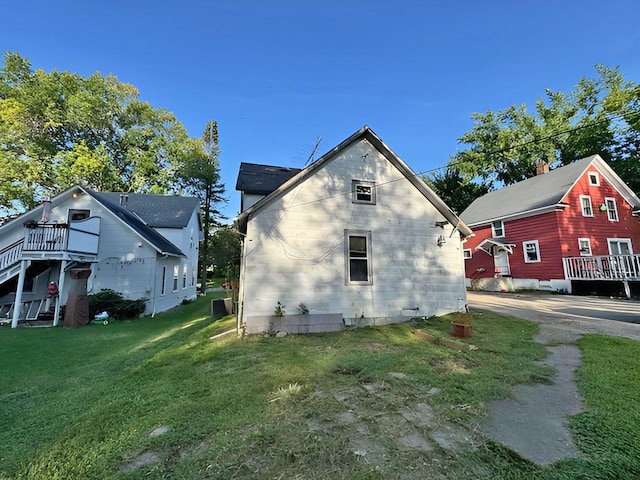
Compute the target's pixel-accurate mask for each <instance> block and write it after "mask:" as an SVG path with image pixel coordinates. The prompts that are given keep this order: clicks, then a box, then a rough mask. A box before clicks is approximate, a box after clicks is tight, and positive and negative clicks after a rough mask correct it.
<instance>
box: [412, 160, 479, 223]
mask: <svg viewBox="0 0 640 480" xmlns="http://www.w3.org/2000/svg"><path fill="white" fill-rule="evenodd" d="M423 180H424V181H425V182H426V184H427V185H429V186H430V187H431V189H432V190H433V191H434V192H436V193H437V194H438V196H439V197H440V198H441V199H442V200H443V201H444V202H445V203H446V204H447V205H448V206H449V208H451V209H452V210H453V211H454V212H456V213H458V214H460V213H462V212H463V211H464V210H465V209H466V208H467V207H468V206H469V205H471V203H472V202H473V201H474V200H475V199H476V198H478V197H481V196H482V195H484V194H485V193H487V192H489V190H490V186H489V184H488V183H486V182H485V183H482V182H480V183H478V182H476V181H469V180H467V179H465V178H464V177H463V176H462V175H461V174H460V171H459V170H458V169H457V168H455V167H451V166H450V167H448V168H447V169H446V170H445V171H444V172H442V173H434V174H432V175H431V176H430V177H425V178H423Z"/></svg>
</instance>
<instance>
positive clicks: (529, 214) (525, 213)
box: [468, 202, 569, 228]
mask: <svg viewBox="0 0 640 480" xmlns="http://www.w3.org/2000/svg"><path fill="white" fill-rule="evenodd" d="M568 206H569V205H568V204H566V203H564V202H558V203H554V204H553V205H545V206H544V207H539V208H534V209H532V210H525V211H523V212H516V213H512V214H510V215H504V216H500V217H490V218H487V219H484V220H479V221H477V222H469V224H468V226H469V227H470V228H476V227H481V226H483V225H490V224H491V223H493V222H497V221H500V220H501V221H505V220H517V219H518V218H526V217H533V216H535V215H542V214H544V213H549V212H555V211H557V210H564V209H565V208H567V207H568Z"/></svg>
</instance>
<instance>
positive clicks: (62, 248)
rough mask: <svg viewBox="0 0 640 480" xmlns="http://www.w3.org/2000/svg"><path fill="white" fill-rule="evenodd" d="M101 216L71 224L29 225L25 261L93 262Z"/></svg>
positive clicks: (25, 238)
mask: <svg viewBox="0 0 640 480" xmlns="http://www.w3.org/2000/svg"><path fill="white" fill-rule="evenodd" d="M99 238H100V217H91V218H87V219H85V220H81V221H78V222H72V223H70V224H33V225H27V228H26V233H25V236H24V242H23V245H22V255H21V259H23V260H76V261H85V262H90V261H92V260H94V259H95V257H96V255H97V253H98V240H99Z"/></svg>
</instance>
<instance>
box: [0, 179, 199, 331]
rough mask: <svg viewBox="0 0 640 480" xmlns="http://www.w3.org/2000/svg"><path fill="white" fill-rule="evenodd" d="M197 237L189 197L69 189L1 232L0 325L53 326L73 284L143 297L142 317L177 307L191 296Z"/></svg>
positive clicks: (195, 210)
mask: <svg viewBox="0 0 640 480" xmlns="http://www.w3.org/2000/svg"><path fill="white" fill-rule="evenodd" d="M201 238H202V228H201V222H200V206H199V202H198V200H197V199H195V198H188V197H178V196H162V195H141V194H132V193H129V194H120V193H113V192H96V191H92V190H89V189H86V188H83V187H80V186H76V187H73V188H70V189H68V190H66V191H64V192H62V193H60V194H59V195H57V196H56V197H54V198H52V199H51V201H48V202H45V203H43V204H42V205H40V206H38V207H37V208H35V209H33V210H31V211H29V212H27V213H25V214H23V215H21V216H20V217H18V218H16V219H14V220H12V221H10V222H8V223H6V224H5V225H3V226H2V227H0V320H3V321H5V322H6V321H11V323H12V326H14V327H15V326H17V325H18V323H19V322H28V321H36V320H38V319H50V320H51V323H52V324H53V325H57V324H58V322H59V315H60V311H59V307H60V306H61V305H65V304H66V303H67V300H68V297H69V293H70V291H71V290H73V289H75V288H76V285H75V284H77V283H78V281H80V283H83V284H84V285H86V291H87V292H88V293H89V294H91V293H96V292H99V291H100V290H101V289H112V290H115V291H117V292H120V293H121V294H122V295H123V296H124V297H125V298H129V299H140V298H145V299H147V302H146V309H145V313H147V314H153V313H155V312H160V311H163V310H167V309H169V308H171V307H174V306H177V305H179V304H180V303H181V302H182V301H183V300H189V299H193V298H195V296H196V276H197V271H198V248H199V242H200V240H201ZM52 282H53V283H54V284H55V285H56V287H57V289H58V296H57V297H56V298H55V301H52V299H51V298H47V288H48V286H50V285H51V283H52ZM52 310H54V311H52ZM52 317H53V318H52Z"/></svg>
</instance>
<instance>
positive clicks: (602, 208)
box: [600, 204, 607, 212]
mask: <svg viewBox="0 0 640 480" xmlns="http://www.w3.org/2000/svg"><path fill="white" fill-rule="evenodd" d="M600 211H601V212H606V211H607V206H606V205H604V204H602V205H600Z"/></svg>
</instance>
